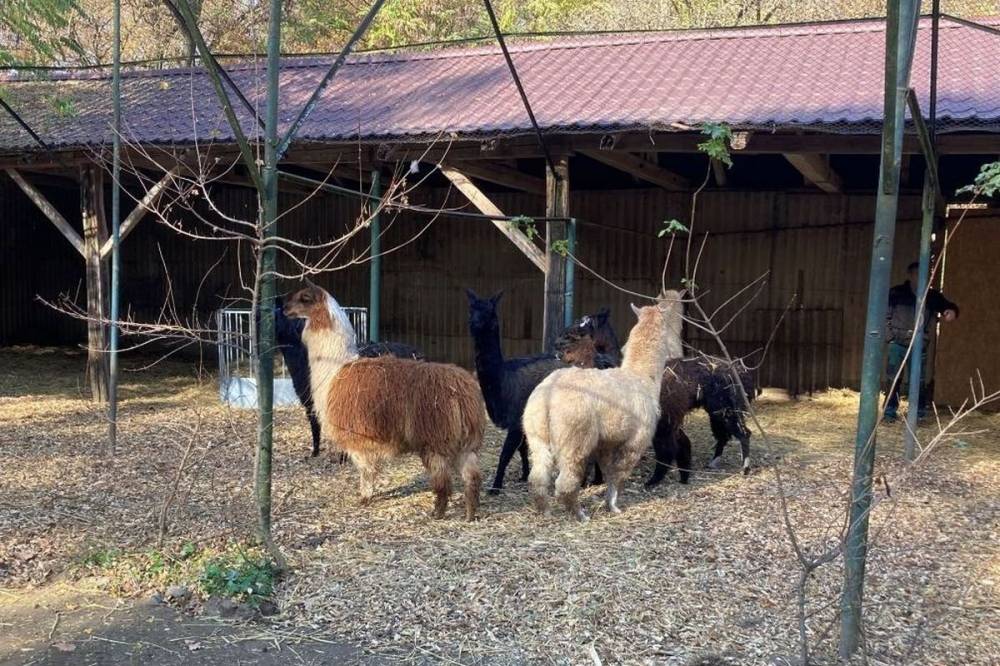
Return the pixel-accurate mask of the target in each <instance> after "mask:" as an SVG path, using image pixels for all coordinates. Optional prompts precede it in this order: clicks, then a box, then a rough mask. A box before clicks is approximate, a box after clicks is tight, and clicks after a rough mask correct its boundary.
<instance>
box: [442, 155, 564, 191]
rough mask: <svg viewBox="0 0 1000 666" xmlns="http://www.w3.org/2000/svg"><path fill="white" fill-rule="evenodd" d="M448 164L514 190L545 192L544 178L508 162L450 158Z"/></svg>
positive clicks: (466, 173) (469, 174) (470, 174)
mask: <svg viewBox="0 0 1000 666" xmlns="http://www.w3.org/2000/svg"><path fill="white" fill-rule="evenodd" d="M447 165H448V166H451V167H453V168H455V169H458V170H459V171H461V172H462V173H464V174H465V175H467V176H471V177H472V178H478V179H479V180H485V181H486V182H488V183H495V184H497V185H503V186H504V187H509V188H511V189H513V190H521V191H524V192H530V193H531V194H545V179H544V178H539V177H538V176H531V175H529V174H526V173H524V172H522V171H518V170H517V169H516V168H514V167H511V166H509V165H507V164H503V163H499V162H498V163H492V162H484V161H479V162H453V161H450V160H449V161H448V162H447Z"/></svg>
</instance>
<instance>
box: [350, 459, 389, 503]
mask: <svg viewBox="0 0 1000 666" xmlns="http://www.w3.org/2000/svg"><path fill="white" fill-rule="evenodd" d="M350 456H351V460H353V461H354V465H355V466H356V467H357V468H358V475H359V477H360V480H359V490H360V494H361V505H362V506H368V505H369V504H371V502H372V498H373V497H374V496H375V487H376V485H377V483H378V474H379V471H380V469H381V466H382V461H381V459H379V458H378V457H377V456H370V455H364V454H361V453H353V452H352V453H351V454H350Z"/></svg>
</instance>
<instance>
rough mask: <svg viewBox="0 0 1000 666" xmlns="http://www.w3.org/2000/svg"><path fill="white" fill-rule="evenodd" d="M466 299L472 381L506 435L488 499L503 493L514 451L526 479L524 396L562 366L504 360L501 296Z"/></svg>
mask: <svg viewBox="0 0 1000 666" xmlns="http://www.w3.org/2000/svg"><path fill="white" fill-rule="evenodd" d="M465 291H466V295H467V296H468V299H469V332H470V333H471V334H472V340H473V345H474V346H475V350H476V378H477V379H478V380H479V387H480V389H481V390H482V394H483V400H484V401H485V402H486V412H487V413H488V414H489V417H490V420H491V421H493V423H494V424H495V425H496V426H497V427H498V428H503V429H505V430H506V431H507V436H506V437H505V438H504V442H503V448H501V449H500V462H499V464H498V465H497V473H496V477H495V478H494V479H493V486H492V487H491V488H490V489H489V493H490V494H491V495H496V494H498V493H499V492H500V490H501V489H503V479H504V475H505V473H506V471H507V465H509V464H510V460H511V458H513V457H514V452H515V451H518V450H519V451H520V453H521V480H522V481H526V480H527V479H528V447H527V444H526V443H525V441H524V431H523V429H522V428H521V416H522V415H523V414H524V405H525V403H526V402H527V401H528V396H529V395H531V392H532V391H533V390H534V389H535V387H536V386H538V384H539V383H540V382H541V381H542V380H543V379H545V377H547V376H548V375H549V374H550V373H551V372H553V371H555V370H558V369H560V368H565V367H566V364H565V363H563V362H562V361H560V360H559V359H557V358H556V357H555V356H553V355H551V354H541V355H538V356H528V357H522V358H511V359H505V358H504V356H503V350H502V349H501V347H500V319H499V317H498V316H497V304H498V303H499V302H500V298H501V297H502V296H503V292H500V293H498V294H496V295H495V296H493V297H491V298H479V296H477V295H476V293H475V292H474V291H472V290H471V289H466V290H465Z"/></svg>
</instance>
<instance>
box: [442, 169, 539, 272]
mask: <svg viewBox="0 0 1000 666" xmlns="http://www.w3.org/2000/svg"><path fill="white" fill-rule="evenodd" d="M439 168H440V169H441V173H443V174H444V175H445V177H446V178H447V179H448V180H450V181H451V182H452V184H454V185H455V187H456V188H458V191H459V192H461V193H462V194H464V195H465V197H466V198H467V199H468V200H469V201H470V202H471V203H472V205H473V206H475V207H476V208H477V209H479V212H481V213H482V214H483V215H490V216H496V217H505V215H504V214H503V212H502V211H501V210H500V208H498V207H497V205H496V204H495V203H493V202H492V201H490V199H489V197H487V196H486V195H485V194H483V191H482V190H480V189H479V188H478V187H476V186H475V185H474V184H473V183H472V181H471V180H469V178H468V177H467V176H466V175H465V174H463V173H462V172H461V171H458V170H457V169H455V168H453V167H448V166H441V167H439ZM493 225H494V226H495V227H496V228H497V229H499V230H500V233H502V234H503V235H504V236H506V237H507V238H509V239H510V241H511V242H512V243H514V245H516V246H517V248H518V249H519V250H521V252H523V253H524V256H526V257H527V258H528V259H529V260H531V263H533V264H535V266H537V267H538V270H540V271H542V272H543V273H544V272H545V269H546V267H547V266H548V262H547V260H546V257H545V253H544V252H542V251H541V250H540V249H539V248H538V246H537V245H535V244H534V243H532V242H531V239H530V238H528V237H527V236H526V235H525V234H524V233H523V232H522V231H521V230H520V229H517V228H516V227H514V226H513V225H512V224H510V223H509V222H506V221H504V220H493Z"/></svg>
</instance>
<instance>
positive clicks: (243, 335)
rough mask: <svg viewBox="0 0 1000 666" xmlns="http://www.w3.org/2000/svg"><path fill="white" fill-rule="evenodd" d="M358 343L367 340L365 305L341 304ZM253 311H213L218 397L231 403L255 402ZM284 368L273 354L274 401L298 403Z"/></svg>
mask: <svg viewBox="0 0 1000 666" xmlns="http://www.w3.org/2000/svg"><path fill="white" fill-rule="evenodd" d="M344 311H345V312H346V313H347V318H348V319H349V320H350V322H351V326H353V327H354V331H355V338H356V340H357V342H358V344H359V345H363V344H365V343H367V342H368V309H367V308H359V307H345V308H344ZM252 317H253V311H252V310H250V309H248V308H223V309H220V310H218V311H216V313H215V323H216V341H217V348H218V357H219V397H220V399H221V400H222V402H224V403H227V404H230V405H233V406H235V407H243V408H254V407H256V406H257V379H256V377H257V370H256V367H255V365H254V361H253V359H254V350H255V347H256V342H255V340H254V338H253V335H252ZM298 403H299V400H298V396H296V394H295V389H294V387H293V386H292V380H291V377H289V374H288V369H287V368H286V367H285V364H284V361H283V359H282V356H281V355H280V354H276V355H275V372H274V404H275V405H294V404H298Z"/></svg>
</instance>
